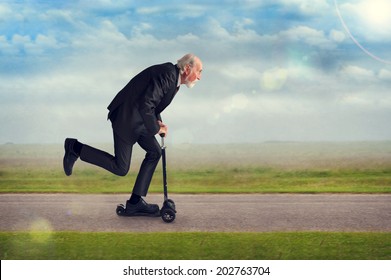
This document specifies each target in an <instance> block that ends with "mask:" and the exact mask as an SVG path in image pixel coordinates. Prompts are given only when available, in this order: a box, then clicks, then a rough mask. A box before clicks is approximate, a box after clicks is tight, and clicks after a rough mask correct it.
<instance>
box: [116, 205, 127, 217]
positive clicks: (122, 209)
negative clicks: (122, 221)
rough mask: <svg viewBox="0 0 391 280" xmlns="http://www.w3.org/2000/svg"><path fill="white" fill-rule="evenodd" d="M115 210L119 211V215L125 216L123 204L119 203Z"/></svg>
mask: <svg viewBox="0 0 391 280" xmlns="http://www.w3.org/2000/svg"><path fill="white" fill-rule="evenodd" d="M115 212H116V213H117V215H118V216H123V215H124V214H125V208H124V206H123V204H120V205H118V206H117V209H116V210H115Z"/></svg>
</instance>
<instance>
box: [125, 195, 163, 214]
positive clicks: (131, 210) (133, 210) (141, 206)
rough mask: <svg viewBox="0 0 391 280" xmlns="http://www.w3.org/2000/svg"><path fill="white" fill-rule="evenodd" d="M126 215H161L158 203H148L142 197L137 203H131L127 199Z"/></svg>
mask: <svg viewBox="0 0 391 280" xmlns="http://www.w3.org/2000/svg"><path fill="white" fill-rule="evenodd" d="M125 212H126V215H129V216H160V210H159V206H158V205H157V204H148V203H146V202H145V200H144V199H142V198H140V201H139V202H138V203H137V204H130V203H129V200H128V201H126V209H125Z"/></svg>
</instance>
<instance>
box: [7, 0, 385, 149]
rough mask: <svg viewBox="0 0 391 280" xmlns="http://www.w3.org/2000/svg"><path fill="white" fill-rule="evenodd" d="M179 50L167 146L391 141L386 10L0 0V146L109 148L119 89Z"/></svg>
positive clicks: (226, 2)
mask: <svg viewBox="0 0 391 280" xmlns="http://www.w3.org/2000/svg"><path fill="white" fill-rule="evenodd" d="M186 53H194V54H196V55H197V56H199V57H200V58H201V60H202V61H203V74H202V79H201V80H200V81H199V82H198V83H197V84H196V85H195V87H194V88H191V89H188V88H186V87H185V86H182V87H181V89H180V91H179V92H178V94H177V95H176V97H175V99H174V100H173V102H172V103H171V105H170V106H169V107H167V109H166V110H165V111H164V112H163V113H162V118H163V121H164V122H165V123H166V124H167V125H168V128H169V135H168V138H167V141H169V142H171V143H174V144H176V143H256V142H265V141H383V140H391V125H390V123H391V122H390V120H391V91H390V86H391V0H348V1H342V0H339V1H337V0H264V1H262V0H258V1H256V0H242V1H234V0H216V1H205V0H199V1H183V0H181V1H179V0H171V1H153V0H150V1H132V0H115V1H114V0H94V1H87V0H79V1H76V0H69V1H65V0H64V1H50V0H30V1H21V0H15V1H11V0H2V1H1V2H0V144H3V143H63V141H64V139H65V138H66V137H74V138H78V139H79V140H80V141H81V142H84V143H98V142H99V143H100V142H102V143H107V142H111V141H112V130H111V124H110V122H109V121H107V119H106V118H107V109H106V108H107V106H108V104H109V103H110V102H111V100H112V99H113V98H114V96H115V95H116V94H117V93H118V91H119V90H121V89H122V87H123V86H125V84H126V83H127V82H128V81H129V80H130V79H131V78H132V77H133V76H134V75H136V74H137V73H138V72H140V71H142V70H143V69H145V68H146V67H148V66H150V65H154V64H160V63H164V62H173V63H176V61H177V59H179V58H180V57H182V56H183V55H184V54H186Z"/></svg>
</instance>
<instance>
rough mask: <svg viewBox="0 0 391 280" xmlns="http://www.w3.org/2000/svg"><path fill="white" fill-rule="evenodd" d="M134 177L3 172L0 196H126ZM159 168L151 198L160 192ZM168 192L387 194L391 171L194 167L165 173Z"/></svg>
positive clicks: (45, 170) (90, 171) (89, 171)
mask: <svg viewBox="0 0 391 280" xmlns="http://www.w3.org/2000/svg"><path fill="white" fill-rule="evenodd" d="M135 177H136V173H135V172H130V173H129V174H128V175H127V176H126V177H118V176H115V175H113V174H110V173H109V172H107V171H105V170H101V169H98V168H95V167H89V168H79V169H77V168H75V171H74V174H73V175H72V176H70V177H67V176H65V175H64V174H63V171H62V170H61V169H60V170H59V169H58V168H53V167H34V168H33V167H29V168H15V167H13V168H3V169H2V170H1V171H0V193H9V192H12V193H18V192H29V193H37V192H53V193H56V192H63V193H129V191H130V190H131V187H132V183H133V182H134V181H135ZM161 177H162V175H161V169H160V168H158V169H157V170H156V172H155V176H154V179H153V181H152V184H151V187H150V193H154V192H161V191H162V179H161ZM168 183H169V189H170V192H171V193H390V192H391V168H379V169H374V170H372V169H310V170H309V169H305V170H286V169H277V168H264V167H249V168H227V169H224V168H218V167H213V168H198V169H185V170H181V169H178V170H176V169H169V170H168Z"/></svg>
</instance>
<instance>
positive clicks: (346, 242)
mask: <svg viewBox="0 0 391 280" xmlns="http://www.w3.org/2000/svg"><path fill="white" fill-rule="evenodd" d="M0 254H1V255H0V257H1V259H2V260H6V259H53V260H55V259H61V260H63V259H64V260H65V259H72V260H73V259H74V260H83V259H91V260H98V259H104V260H123V259H128V260H132V259H134V260H142V259H149V260H152V259H153V260H158V259H163V260H172V259H175V260H177V259H178V260H196V259H199V260H202V259H216V260H231V259H232V260H235V259H240V260H257V259H267V260H294V259H298V260H311V259H322V260H326V259H332V260H347V259H348V260H379V259H385V260H389V259H390V258H391V234H390V233H342V232H341V233H336V232H286V233H281V232H273V233H200V232H197V233H179V232H178V233H102V232H98V233H81V232H52V233H48V232H0Z"/></svg>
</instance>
